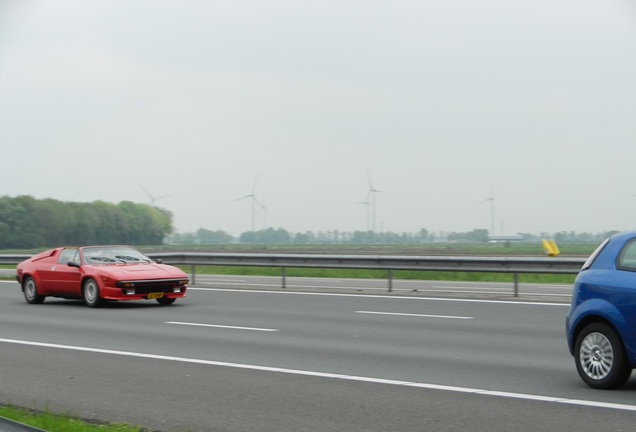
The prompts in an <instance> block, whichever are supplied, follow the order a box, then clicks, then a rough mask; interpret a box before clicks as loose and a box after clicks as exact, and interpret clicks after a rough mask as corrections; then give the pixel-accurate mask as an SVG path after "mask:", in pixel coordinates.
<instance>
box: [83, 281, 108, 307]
mask: <svg viewBox="0 0 636 432" xmlns="http://www.w3.org/2000/svg"><path fill="white" fill-rule="evenodd" d="M82 293H83V294H84V303H86V306H88V307H93V308H94V307H99V306H101V305H102V303H103V300H102V299H101V297H100V296H99V287H98V286H97V282H95V280H94V279H86V281H85V282H84V287H83V288H82Z"/></svg>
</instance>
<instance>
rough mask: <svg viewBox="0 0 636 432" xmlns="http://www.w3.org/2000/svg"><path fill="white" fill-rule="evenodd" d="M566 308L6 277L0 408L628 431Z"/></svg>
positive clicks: (339, 427) (159, 423) (623, 399)
mask: <svg viewBox="0 0 636 432" xmlns="http://www.w3.org/2000/svg"><path fill="white" fill-rule="evenodd" d="M566 312H567V303H566V302H562V301H533V302H527V301H520V300H519V299H511V301H506V300H490V299H475V298H471V299H461V298H448V299H446V298H440V297H437V298H433V297H416V296H412V295H411V296H399V295H391V296H389V295H386V296H385V295H378V294H376V295H365V294H344V293H324V292H320V293H302V292H283V291H274V290H269V291H263V290H260V291H258V290H246V289H231V288H220V287H216V288H212V287H207V286H206V287H192V288H191V290H190V291H189V294H188V297H187V298H186V299H183V300H182V301H178V302H177V303H175V304H174V305H173V306H169V307H160V306H159V305H157V304H156V303H154V302H150V301H149V302H122V303H114V304H111V305H109V306H107V307H105V308H102V309H89V308H87V307H85V306H84V305H83V304H82V303H81V302H76V301H66V300H60V299H50V298H49V299H47V300H46V302H45V303H44V304H42V305H28V304H26V302H25V301H24V299H23V298H22V296H21V293H20V292H19V288H18V286H17V283H15V282H0V384H1V385H0V403H4V404H6V403H13V404H16V405H22V406H28V407H32V408H39V409H44V408H48V409H50V410H53V411H61V412H69V413H71V414H74V415H78V416H81V417H84V418H89V419H99V420H109V421H124V422H129V423H133V424H139V425H143V426H145V427H148V428H152V429H155V430H161V431H170V432H177V431H179V432H183V431H277V432H280V431H348V432H350V431H360V432H362V431H365V432H367V431H427V430H435V431H465V430H470V431H475V430H488V431H510V430H512V429H514V430H516V431H538V430H558V431H569V430H572V431H575V430H576V431H588V430H589V431H592V430H594V431H596V430H606V431H619V430H624V431H627V430H633V424H634V422H635V421H636V375H635V377H634V378H633V379H632V380H630V382H628V384H627V385H626V386H625V387H623V388H622V389H620V390H617V391H598V390H592V389H589V388H588V387H586V386H585V385H584V384H583V383H582V381H581V380H580V379H579V377H578V375H577V374H576V371H575V368H574V364H573V360H572V358H571V356H570V354H569V353H568V351H567V348H566V344H565V338H564V329H563V325H564V316H565V313H566Z"/></svg>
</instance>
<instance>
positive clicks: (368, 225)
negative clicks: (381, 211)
mask: <svg viewBox="0 0 636 432" xmlns="http://www.w3.org/2000/svg"><path fill="white" fill-rule="evenodd" d="M358 204H362V205H363V206H364V207H365V208H366V212H367V231H369V230H371V211H370V207H369V206H370V205H371V203H370V202H369V199H368V197H367V199H366V201H360V202H358Z"/></svg>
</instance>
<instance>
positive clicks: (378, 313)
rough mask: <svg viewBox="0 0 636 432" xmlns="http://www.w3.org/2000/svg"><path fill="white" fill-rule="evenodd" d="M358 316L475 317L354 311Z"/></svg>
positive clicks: (464, 318) (465, 318) (469, 318)
mask: <svg viewBox="0 0 636 432" xmlns="http://www.w3.org/2000/svg"><path fill="white" fill-rule="evenodd" d="M356 313H359V314H370V315H395V316H408V317H423V318H447V319H461V320H471V319H474V318H475V317H467V316H453V315H426V314H411V313H400V312H373V311H356Z"/></svg>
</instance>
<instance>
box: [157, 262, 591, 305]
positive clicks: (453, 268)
mask: <svg viewBox="0 0 636 432" xmlns="http://www.w3.org/2000/svg"><path fill="white" fill-rule="evenodd" d="M148 256H149V257H150V258H153V259H161V260H162V262H164V263H166V264H173V265H189V266H191V269H192V271H191V272H192V282H193V283H195V278H196V266H244V267H279V268H281V273H282V287H283V288H285V287H286V269H287V268H336V269H364V270H386V271H387V272H388V276H387V278H388V290H389V291H392V290H393V271H394V270H414V271H449V272H482V273H508V274H512V276H513V281H514V295H515V297H516V296H518V295H519V274H523V273H535V274H537V273H540V274H577V273H578V272H579V270H580V269H581V267H582V266H583V263H584V262H585V260H586V258H552V257H537V258H534V257H458V256H391V255H379V256H378V255H315V254H250V253H243V254H237V253H232V254H229V253H228V254H224V253H200V252H183V253H153V254H148Z"/></svg>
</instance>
